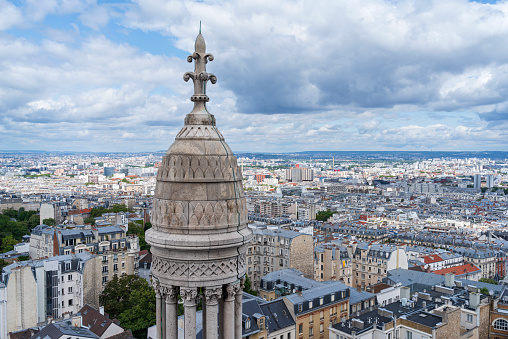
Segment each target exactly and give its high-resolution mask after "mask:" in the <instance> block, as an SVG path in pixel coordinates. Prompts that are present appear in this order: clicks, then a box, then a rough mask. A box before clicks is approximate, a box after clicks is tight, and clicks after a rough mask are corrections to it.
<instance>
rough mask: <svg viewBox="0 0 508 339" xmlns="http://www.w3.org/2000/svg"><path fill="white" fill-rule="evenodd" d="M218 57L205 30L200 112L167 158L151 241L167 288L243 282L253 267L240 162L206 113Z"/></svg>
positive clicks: (198, 70) (156, 269) (157, 275)
mask: <svg viewBox="0 0 508 339" xmlns="http://www.w3.org/2000/svg"><path fill="white" fill-rule="evenodd" d="M212 60H213V55H211V54H209V53H206V46H205V41H204V39H203V36H202V35H201V33H200V34H199V35H198V37H197V39H196V45H195V52H194V53H193V55H191V56H189V57H188V61H189V62H192V61H195V70H194V72H187V73H185V75H184V80H185V81H188V80H189V79H192V80H193V82H194V95H193V96H192V97H191V101H193V102H194V108H193V110H192V112H191V113H189V114H188V115H187V116H186V117H185V123H184V126H183V128H182V129H181V131H180V132H179V133H178V135H177V136H176V138H175V141H174V143H173V144H172V145H171V146H170V147H169V149H168V151H167V152H166V155H165V156H164V157H163V160H162V166H161V167H159V170H158V173H157V185H156V188H155V197H154V199H153V205H152V214H151V218H152V220H151V221H152V228H151V229H149V230H148V231H147V232H146V242H147V243H148V244H150V245H151V252H152V254H153V263H152V275H153V278H154V280H157V281H158V283H159V284H160V285H161V286H178V287H209V286H217V285H223V284H228V283H233V282H237V281H238V280H239V279H241V278H243V277H244V275H245V270H246V262H245V261H246V251H247V248H246V244H248V243H249V242H250V241H251V238H252V232H251V231H250V229H249V228H248V227H247V209H246V203H245V198H244V192H243V186H242V173H241V171H240V169H239V167H238V164H237V160H236V157H235V156H234V155H233V152H232V151H231V149H230V148H229V146H228V145H227V143H226V142H225V140H224V137H223V136H222V135H221V133H220V132H219V131H218V129H217V127H216V125H215V118H214V116H213V115H212V114H210V113H209V112H208V110H207V108H206V102H208V100H209V98H208V96H207V95H206V83H207V81H208V80H210V81H211V82H212V83H215V82H216V77H215V76H214V75H213V74H210V73H207V72H206V64H207V62H208V61H212Z"/></svg>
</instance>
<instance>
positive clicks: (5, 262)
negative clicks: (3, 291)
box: [0, 259, 10, 273]
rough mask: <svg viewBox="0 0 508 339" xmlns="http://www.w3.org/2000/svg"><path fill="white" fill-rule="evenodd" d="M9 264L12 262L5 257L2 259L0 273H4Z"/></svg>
mask: <svg viewBox="0 0 508 339" xmlns="http://www.w3.org/2000/svg"><path fill="white" fill-rule="evenodd" d="M7 265H10V264H9V263H8V262H7V261H5V260H4V259H0V273H2V270H3V269H4V267H5V266H7Z"/></svg>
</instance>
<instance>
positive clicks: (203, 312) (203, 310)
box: [201, 287, 207, 339]
mask: <svg viewBox="0 0 508 339" xmlns="http://www.w3.org/2000/svg"><path fill="white" fill-rule="evenodd" d="M205 299H206V297H205V288H204V287H202V288H201V317H202V318H201V319H202V321H201V325H202V329H201V336H202V338H203V339H206V312H207V309H206V300H205Z"/></svg>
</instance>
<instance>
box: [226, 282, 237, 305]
mask: <svg viewBox="0 0 508 339" xmlns="http://www.w3.org/2000/svg"><path fill="white" fill-rule="evenodd" d="M239 290H240V285H239V284H227V285H226V293H225V298H224V299H225V300H226V301H233V300H235V295H236V293H237V292H238V291H239Z"/></svg>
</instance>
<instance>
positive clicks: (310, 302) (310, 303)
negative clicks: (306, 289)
mask: <svg viewBox="0 0 508 339" xmlns="http://www.w3.org/2000/svg"><path fill="white" fill-rule="evenodd" d="M311 308H312V301H309V309H311Z"/></svg>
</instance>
